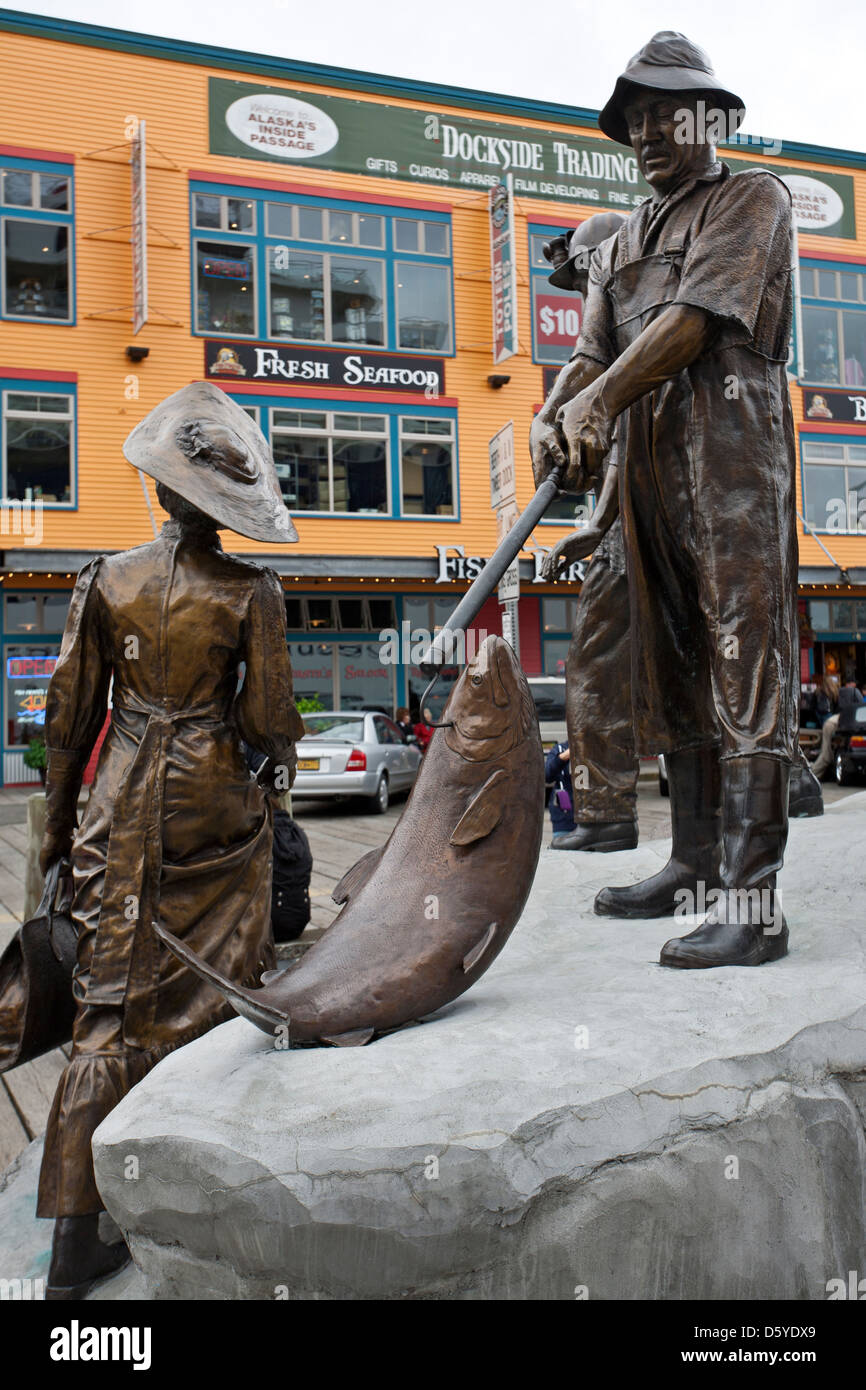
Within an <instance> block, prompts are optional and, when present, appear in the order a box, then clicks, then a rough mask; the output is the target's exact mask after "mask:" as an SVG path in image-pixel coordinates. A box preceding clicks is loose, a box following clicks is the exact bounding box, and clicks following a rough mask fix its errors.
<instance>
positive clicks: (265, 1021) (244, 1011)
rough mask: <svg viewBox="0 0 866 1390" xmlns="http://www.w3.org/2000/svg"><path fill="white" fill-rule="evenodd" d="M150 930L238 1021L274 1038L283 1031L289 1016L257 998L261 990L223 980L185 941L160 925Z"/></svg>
mask: <svg viewBox="0 0 866 1390" xmlns="http://www.w3.org/2000/svg"><path fill="white" fill-rule="evenodd" d="M153 929H154V931H155V932H156V935H157V936H158V937H159V939H160V941H161V942H163V944H164V945H165V946H167V947H168V949H169V950H170V951H171V952H172V953H173V954H174V955H176V956H177V958H178V960H179V961H180V962H181V964H182V965H186V966H188V967H189V969H190V970H192V971H194V972H195V974H196V975H198V977H199V979H201V980H205V981H206V982H207V983H208V984H209V985H213V987H214V989H217V990H219V992H220V994H221V995H222V996H223V998H224V999H227V1000H228V1002H229V1003H230V1004H231V1006H232V1008H233V1009H234V1011H235V1013H238V1014H240V1016H241V1018H246V1019H248V1020H249V1022H250V1023H254V1024H255V1025H256V1027H257V1028H261V1030H262V1032H263V1033H268V1034H270V1036H271V1037H273V1036H274V1034H275V1030H276V1029H287V1028H288V1026H289V1021H290V1020H289V1016H288V1014H286V1013H283V1012H282V1011H281V1010H280V1009H275V1008H274V1006H273V1005H272V1004H268V1003H266V1002H265V1001H264V1000H263V999H261V998H258V997H257V996H259V995H261V994H262V992H263V991H262V990H257V989H246V988H244V986H243V985H236V984H233V983H232V981H231V980H228V979H226V977H225V975H222V974H221V973H220V972H219V970H216V969H214V967H213V966H212V965H210V964H209V963H208V961H206V960H202V958H201V956H199V955H197V954H196V952H195V951H191V950H190V948H189V946H187V945H186V944H185V942H183V941H180V940H179V939H178V938H177V937H176V936H174V935H172V933H171V932H170V931H169V930H168V929H167V928H166V927H164V926H163V925H162V923H161V922H156V921H155V922H154V923H153Z"/></svg>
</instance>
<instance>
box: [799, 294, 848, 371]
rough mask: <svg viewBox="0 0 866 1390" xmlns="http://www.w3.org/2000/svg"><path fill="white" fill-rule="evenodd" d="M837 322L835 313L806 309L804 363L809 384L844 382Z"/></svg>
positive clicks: (832, 311) (804, 317)
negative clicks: (841, 375) (810, 382)
mask: <svg viewBox="0 0 866 1390" xmlns="http://www.w3.org/2000/svg"><path fill="white" fill-rule="evenodd" d="M837 319H838V314H837V313H836V310H835V309H813V308H805V307H804V309H803V360H804V368H805V372H806V379H807V380H808V381H817V382H838V381H839V380H840V377H839V333H838V324H837Z"/></svg>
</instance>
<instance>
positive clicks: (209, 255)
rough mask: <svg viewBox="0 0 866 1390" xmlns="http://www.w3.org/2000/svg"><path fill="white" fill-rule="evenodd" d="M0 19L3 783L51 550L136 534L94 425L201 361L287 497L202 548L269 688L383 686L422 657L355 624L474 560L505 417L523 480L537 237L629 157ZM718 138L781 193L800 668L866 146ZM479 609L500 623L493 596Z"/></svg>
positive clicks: (47, 659)
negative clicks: (792, 299) (262, 446)
mask: <svg viewBox="0 0 866 1390" xmlns="http://www.w3.org/2000/svg"><path fill="white" fill-rule="evenodd" d="M0 32H2V51H3V105H4V119H3V123H2V131H0V140H2V144H0V194H2V201H0V222H2V224H3V225H2V228H0V234H2V300H0V399H2V420H0V431H2V467H3V482H2V512H0V520H2V535H0V550H2V571H0V573H2V590H3V595H2V598H3V602H2V632H0V640H2V648H3V651H2V659H3V682H2V695H0V698H2V727H3V756H2V780H3V781H4V782H5V783H7V784H8V783H10V782H21V781H28V780H33V779H34V778H35V776H36V774H35V773H33V772H31V771H30V769H28V768H27V767H25V765H24V761H23V752H24V750H25V748H26V746H27V744H28V742H29V740H30V739H31V738H32V737H34V736H38V733H39V729H40V717H41V715H42V713H43V711H44V694H45V689H46V687H47V681H48V679H49V677H50V672H51V669H52V668H53V664H54V661H55V660H56V655H57V652H58V650H59V642H60V635H61V633H62V629H63V623H64V621H65V613H66V608H67V605H68V600H69V595H70V592H71V587H72V584H73V582H74V577H75V574H76V572H77V570H78V569H79V568H80V567H81V565H82V564H83V563H85V561H86V560H87V559H88V558H90V557H91V556H93V555H95V554H100V553H105V552H110V551H115V550H120V549H124V548H126V547H129V546H133V545H137V544H141V543H143V542H146V541H147V540H149V539H150V538H151V537H152V536H153V534H154V526H155V525H156V526H158V525H159V524H160V516H161V514H160V509H159V507H158V504H157V502H156V497H155V494H154V492H153V490H152V488H151V486H150V484H149V483H148V484H147V488H146V489H145V488H144V487H143V485H142V480H141V478H140V477H139V475H138V474H137V473H136V472H135V471H134V470H133V469H132V468H131V467H130V466H129V465H128V464H127V463H126V462H125V460H124V458H123V454H122V444H123V441H124V439H125V437H126V435H127V434H128V433H129V431H130V429H131V428H132V427H133V425H134V424H135V423H136V422H137V421H138V420H139V419H141V418H142V417H143V416H144V415H145V414H146V413H147V412H148V411H149V410H150V409H151V408H152V407H153V406H154V405H156V404H157V402H158V401H160V400H161V399H163V398H164V397H165V396H166V395H168V394H170V393H171V392H172V391H175V390H178V389H179V388H180V387H181V386H183V385H185V384H187V383H188V382H191V381H195V380H199V379H202V378H207V379H209V380H212V381H214V382H215V383H216V384H218V385H219V386H220V387H221V388H222V389H224V390H225V391H227V392H228V393H229V394H230V395H231V396H232V397H233V398H234V399H235V400H237V401H238V402H239V403H240V404H241V405H242V406H243V407H244V408H245V409H247V410H249V411H250V412H251V413H254V414H255V416H256V418H257V420H258V421H259V424H260V425H261V427H262V429H263V430H264V432H265V433H266V435H267V436H268V438H269V440H270V442H271V445H272V448H273V452H274V458H275V461H276V464H277V470H278V474H279V476H280V482H281V487H282V489H283V493H284V497H285V500H286V504H287V506H288V507H289V510H290V511H291V513H292V515H293V516H294V518H295V522H296V525H297V528H298V532H299V535H300V543H299V544H298V545H295V546H292V547H286V548H285V549H284V550H283V551H281V552H280V553H279V554H274V553H272V552H269V551H268V549H267V548H266V547H264V546H262V545H259V544H257V543H255V542H251V541H246V540H244V539H242V538H239V537H236V536H234V535H229V534H228V533H227V534H226V536H225V538H224V544H225V545H226V548H228V549H231V550H233V551H235V552H236V553H243V554H251V555H254V556H257V557H259V558H261V559H262V560H263V561H264V562H266V563H268V564H270V565H272V566H273V567H274V568H275V569H276V570H277V571H278V572H279V573H280V575H281V577H282V580H283V585H284V588H285V591H286V616H287V631H288V640H289V644H290V650H291V656H292V663H293V666H294V669H295V672H296V686H297V689H298V692H299V693H300V694H302V695H310V696H313V695H317V696H318V697H319V698H320V700H321V701H322V702H323V704H324V705H325V706H326V707H331V706H332V705H339V706H341V707H347V708H359V707H361V706H362V705H365V704H369V705H375V706H380V707H382V708H385V709H388V710H393V708H394V707H395V706H397V705H400V704H407V705H411V704H412V703H413V702H414V701H417V699H418V697H419V695H420V692H421V689H422V688H423V685H424V684H425V682H424V680H423V677H422V676H421V674H420V672H419V671H418V670H417V668H413V667H412V665H411V660H410V661H409V662H408V663H407V664H404V665H397V666H393V665H390V664H388V663H383V662H382V660H381V649H380V633H381V632H382V631H383V630H385V629H391V628H393V629H395V630H397V631H400V630H401V625H402V624H405V623H408V624H409V625H410V628H411V630H412V631H413V632H417V631H418V630H419V629H421V630H428V631H429V630H433V629H434V628H435V627H436V626H437V624H440V623H441V622H442V621H443V620H444V618H445V616H447V614H448V613H449V612H450V611H451V609H452V608H453V606H454V604H455V603H456V602H457V600H458V598H459V597H460V595H461V594H462V593H463V592H465V589H466V587H467V584H468V582H469V581H470V580H471V578H472V577H473V576H474V575H475V574H476V573H477V572H478V571H479V570H480V568H481V567H482V565H483V563H484V560H485V557H488V556H489V555H490V554H491V553H492V551H493V549H494V548H495V545H496V542H497V522H496V515H495V513H494V511H493V509H492V506H491V469H490V441H491V439H492V438H493V436H494V435H496V434H497V433H498V432H500V431H502V430H503V429H505V430H506V431H507V428H508V426H509V425H511V426H512V427H513V437H514V444H515V451H514V452H515V472H516V502H517V505H518V506H521V507H522V506H525V504H526V503H527V501H528V500H529V498H530V497H531V495H532V490H533V484H532V474H531V467H530V462H529V455H528V449H527V447H526V443H527V437H528V433H529V428H530V424H531V422H532V418H533V414H534V412H535V411H536V410H537V409H538V405H539V403H540V402H541V401H542V400H543V398H544V394H545V391H546V390H547V389H548V387H549V384H550V381H551V379H552V377H553V376H555V373H556V371H557V369H558V366H559V365H560V364H561V363H562V362H563V361H565V360H567V358H568V357H569V355H570V352H571V350H572V347H573V343H574V339H575V337H576V335H577V332H578V330H579V326H580V316H581V311H582V304H581V301H580V298H579V296H573V295H567V294H564V293H563V292H562V291H558V290H556V289H554V288H553V287H552V286H550V285H549V283H548V280H547V274H548V272H549V267H548V266H547V263H546V261H545V260H544V257H543V253H542V247H543V245H544V243H545V241H547V240H549V239H550V237H551V235H553V234H555V233H556V232H558V231H559V230H561V229H562V228H565V227H569V226H574V225H576V224H577V223H579V222H580V221H581V220H582V219H583V218H585V217H587V216H589V215H591V214H592V213H593V212H597V211H599V210H601V209H603V208H611V209H616V210H619V211H625V212H628V211H629V210H630V209H631V208H633V207H634V206H635V205H636V204H637V203H638V202H639V201H640V200H641V199H642V198H643V197H644V196H645V194H646V191H647V190H646V186H645V185H644V184H643V183H642V181H641V179H640V176H639V174H638V171H637V168H636V165H635V161H634V159H633V158H632V156H631V155H630V153H629V152H628V151H625V150H623V149H621V148H619V147H617V146H615V145H613V144H612V143H611V142H610V141H608V140H607V139H606V138H605V137H604V136H602V135H601V133H600V132H599V130H598V126H597V121H596V114H595V113H594V112H592V111H588V110H584V109H581V108H568V107H563V106H553V105H549V104H544V103H536V102H531V101H528V100H523V99H518V98H508V97H504V96H497V95H493V94H489V93H483V92H473V91H467V90H465V89H453V88H447V87H444V86H437V85H435V84H432V85H431V84H422V83H417V82H410V81H403V80H399V79H395V78H388V77H380V76H375V75H371V74H364V73H355V72H350V71H346V70H342V69H336V68H326V67H321V66H316V65H309V64H301V63H295V62H292V61H289V60H282V59H276V58H270V57H266V56H261V55H253V54H246V53H240V52H234V51H229V50H220V49H213V48H210V47H209V46H207V45H193V44H187V43H181V42H179V41H174V40H167V39H159V38H154V37H150V36H145V35H135V34H127V33H122V32H120V31H113V30H108V29H101V28H98V27H95V26H89V25H79V24H74V23H71V22H66V21H61V20H53V19H43V18H40V17H38V16H27V15H21V14H16V13H14V12H11V11H0ZM46 113H50V120H49V121H46ZM723 157H724V158H725V159H727V160H729V162H730V163H731V165H732V167H736V166H737V165H738V164H739V163H742V162H747V163H751V164H758V163H759V164H762V165H764V166H765V167H768V168H771V169H775V170H777V172H779V173H780V175H782V176H783V177H785V178H786V180H788V181H789V186H790V187H791V189H792V193H793V195H794V200H795V209H796V215H797V223H798V243H799V248H798V249H799V263H798V277H797V278H798V281H799V294H798V312H797V321H796V324H795V332H794V335H793V338H792V345H791V363H790V380H791V396H792V401H793V406H794V414H795V419H796V423H797V432H798V449H799V457H798V506H799V510H800V514H801V518H802V521H801V523H800V608H801V621H802V643H803V647H802V653H801V657H802V667H801V674H802V676H803V679H804V681H805V682H807V683H808V682H810V681H814V679H815V676H816V675H819V674H820V672H821V671H822V670H825V669H827V668H833V667H835V668H837V669H843V668H844V667H846V666H847V665H848V664H850V663H853V664H855V665H856V667H857V674H858V676H859V677H860V678H861V679H863V678H866V155H862V154H857V153H851V152H847V151H837V150H826V149H820V148H817V147H806V146H802V145H784V144H783V145H781V146H780V147H779V146H776V145H773V146H768V145H767V143H766V142H760V143H759V142H756V141H752V142H749V141H748V140H743V141H741V142H740V143H738V144H737V145H734V146H731V147H728V148H726V149H725V150H724V151H723ZM494 193H495V196H494V197H492V196H491V195H492V194H494ZM492 240H496V241H497V248H498V249H497V251H496V255H495V260H494V259H493V252H492ZM494 264H495V274H496V280H497V294H496V295H494V287H493V285H492V279H493V271H492V265H494ZM494 302H495V307H494ZM576 504H583V505H591V503H590V502H589V500H588V499H574V498H570V499H562V500H561V502H560V504H559V505H558V506H557V507H556V508H555V514H553V515H549V517H548V518H547V519H546V520H545V521H544V522H543V523H541V525H540V526H539V527H538V528H537V530H536V533H535V537H534V539H533V541H532V543H531V549H528V550H525V551H524V552H523V553H522V555H521V560H520V599H519V603H518V606H517V615H518V628H519V646H520V653H521V659H522V661H523V664H524V667H525V669H526V670H527V671H528V672H529V673H530V674H537V675H541V674H548V675H556V674H558V673H561V671H562V668H563V662H564V657H565V651H566V648H567V644H568V635H569V632H570V628H571V622H572V617H573V607H574V602H575V599H576V596H577V594H578V592H579V587H580V573H581V571H580V567H576V569H575V571H574V572H573V574H572V578H571V581H570V582H569V583H566V584H560V585H559V586H556V587H551V586H548V585H545V584H544V583H543V582H541V579H540V573H539V566H540V562H541V559H542V558H543V555H544V551H545V547H547V546H549V545H551V544H553V543H555V542H556V541H557V540H558V539H560V538H561V536H562V535H563V534H564V532H565V530H566V529H570V527H571V525H572V524H573V517H574V513H575V505H576ZM478 625H479V627H481V628H484V629H486V630H487V631H500V630H501V609H500V606H499V605H498V603H497V602H496V600H495V599H494V600H491V601H489V602H488V604H487V605H486V606H485V609H484V610H483V612H482V614H481V615H480V617H479V619H478ZM672 678H675V673H672Z"/></svg>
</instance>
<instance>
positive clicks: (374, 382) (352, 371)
mask: <svg viewBox="0 0 866 1390" xmlns="http://www.w3.org/2000/svg"><path fill="white" fill-rule="evenodd" d="M204 369H205V376H206V377H210V378H211V380H213V379H214V378H216V379H217V380H221V381H231V380H235V381H271V382H277V383H283V384H284V383H285V382H289V381H291V382H294V383H295V385H297V386H339V387H341V388H342V387H350V388H351V387H354V388H355V389H356V390H358V391H399V392H401V393H406V394H407V395H413V396H425V397H426V398H427V399H428V400H435V399H436V397H437V396H443V395H444V394H445V363H444V362H443V360H442V358H441V357H417V356H415V355H414V354H413V355H412V356H411V357H409V356H401V355H399V354H398V353H395V352H367V351H366V349H365V350H363V351H361V350H354V349H352V348H320V347H307V346H305V345H304V344H303V343H300V344H299V343H291V344H288V343H279V344H277V343H241V342H237V341H234V342H231V343H227V342H226V341H225V339H221V338H206V339H205V344H204Z"/></svg>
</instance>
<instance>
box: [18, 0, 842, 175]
mask: <svg viewBox="0 0 866 1390" xmlns="http://www.w3.org/2000/svg"><path fill="white" fill-rule="evenodd" d="M15 8H18V9H23V10H29V11H31V12H32V13H35V14H50V15H57V16H61V17H63V18H66V19H75V20H79V21H81V22H85V23H94V24H106V25H110V26H112V27H113V28H117V29H130V30H134V31H138V32H147V33H152V34H163V35H167V36H170V37H173V38H180V39H189V40H199V41H207V42H209V43H212V44H217V45H220V46H223V47H226V48H232V49H235V48H236V49H239V50H245V51H248V52H258V53H271V54H274V55H279V56H281V57H287V58H296V59H307V60H309V61H312V62H319V63H333V64H336V65H337V66H340V67H349V68H357V69H360V70H362V71H367V72H384V73H392V74H396V75H397V76H401V77H414V78H420V79H422V80H424V79H427V80H430V81H436V82H445V83H452V84H454V85H457V86H464V87H475V88H479V89H481V90H483V91H490V92H504V93H509V94H513V95H519V96H526V97H538V98H541V99H545V98H546V99H548V100H552V101H559V102H566V103H570V104H573V105H575V106H588V107H591V108H592V109H596V110H597V109H598V108H599V107H601V106H603V105H604V102H605V101H606V100H607V97H608V96H609V95H610V91H611V89H612V86H613V82H614V80H615V78H616V76H617V75H618V73H619V72H621V70H622V68H623V67H624V66H625V64H626V62H627V61H628V59H629V58H630V57H631V55H632V54H633V53H634V52H635V51H636V50H637V49H638V48H640V47H641V45H642V44H643V43H645V42H646V40H647V39H648V38H649V37H650V36H651V35H652V34H653V33H655V32H656V31H657V30H659V29H678V30H680V31H681V32H682V33H685V34H687V35H688V37H689V38H691V39H693V40H694V41H695V42H696V43H699V44H700V45H701V46H702V47H703V48H705V49H706V50H707V51H708V52H709V54H710V56H711V58H712V60H713V64H714V66H715V69H716V73H717V75H718V76H719V78H720V80H721V81H722V83H723V84H724V85H726V86H727V87H728V88H730V89H731V90H733V91H735V92H736V93H737V94H738V95H739V96H740V97H742V99H743V100H744V102H745V104H746V108H747V114H746V120H745V123H744V129H745V130H746V131H748V132H749V133H750V134H751V135H759V136H763V137H765V138H767V139H775V138H780V139H782V140H796V141H800V142H803V143H807V144H818V145H830V146H836V147H839V148H842V149H856V150H863V149H864V148H866V115H864V108H863V100H862V92H863V88H864V72H866V61H864V60H866V36H864V31H863V18H864V7H863V0H835V3H834V4H833V5H828V6H827V8H826V9H823V8H822V7H821V6H820V5H816V4H815V0H784V3H782V0H719V2H718V3H717V4H714V5H711V4H708V3H707V0H703V3H700V4H699V3H697V0H691V3H688V0H664V2H663V3H662V2H661V0H658V2H657V0H643V3H641V0H618V3H611V0H606V3H599V4H589V3H587V0H559V3H548V4H546V5H540V4H534V3H532V0H424V2H423V3H418V2H417V0H312V2H311V0H241V3H238V0H182V3H180V4H179V3H177V0H147V2H146V3H142V0H74V3H63V2H62V0H61V3H51V0H41V3H39V4H34V5H28V4H26V3H25V4H19V5H17V6H16V7H15Z"/></svg>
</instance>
